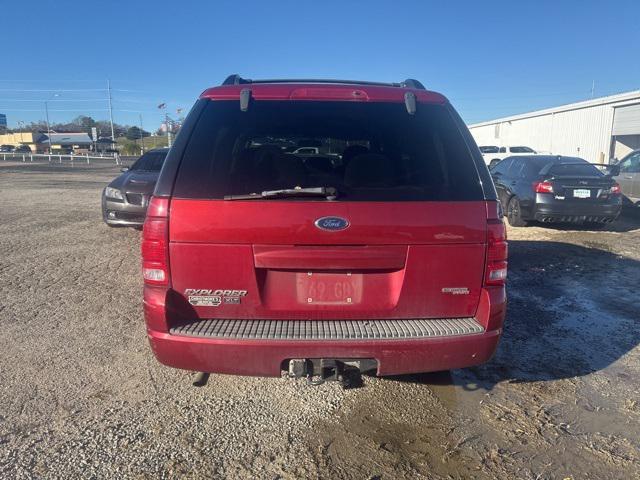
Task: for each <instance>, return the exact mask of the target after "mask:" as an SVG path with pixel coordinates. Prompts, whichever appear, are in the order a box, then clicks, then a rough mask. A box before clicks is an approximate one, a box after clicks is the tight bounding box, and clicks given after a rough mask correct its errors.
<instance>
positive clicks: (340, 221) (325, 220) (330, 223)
mask: <svg viewBox="0 0 640 480" xmlns="http://www.w3.org/2000/svg"><path fill="white" fill-rule="evenodd" d="M315 225H316V227H318V228H319V229H320V230H328V231H337V230H344V229H345V228H348V227H349V220H347V219H346V218H342V217H322V218H319V219H317V220H316V222H315Z"/></svg>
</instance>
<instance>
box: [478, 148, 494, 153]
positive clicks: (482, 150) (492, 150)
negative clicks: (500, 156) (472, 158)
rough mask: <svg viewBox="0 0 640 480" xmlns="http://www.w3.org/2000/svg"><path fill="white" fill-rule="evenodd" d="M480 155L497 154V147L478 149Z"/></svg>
mask: <svg viewBox="0 0 640 480" xmlns="http://www.w3.org/2000/svg"><path fill="white" fill-rule="evenodd" d="M480 151H481V152H482V153H498V147H480Z"/></svg>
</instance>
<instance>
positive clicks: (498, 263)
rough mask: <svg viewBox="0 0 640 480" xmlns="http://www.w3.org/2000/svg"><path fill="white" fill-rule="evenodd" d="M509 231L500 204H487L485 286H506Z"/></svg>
mask: <svg viewBox="0 0 640 480" xmlns="http://www.w3.org/2000/svg"><path fill="white" fill-rule="evenodd" d="M507 254H508V247H507V230H506V228H505V226H504V222H503V221H502V211H501V208H500V204H499V202H487V268H486V272H485V279H484V283H485V285H504V283H505V281H506V280H507Z"/></svg>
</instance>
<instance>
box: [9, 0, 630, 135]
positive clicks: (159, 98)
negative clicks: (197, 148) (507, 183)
mask: <svg viewBox="0 0 640 480" xmlns="http://www.w3.org/2000/svg"><path fill="white" fill-rule="evenodd" d="M0 11H1V12H2V18H3V20H2V22H1V23H2V25H3V27H2V34H1V35H2V38H3V39H4V41H3V43H2V47H1V48H0V59H2V65H3V67H2V69H0V113H5V114H6V115H7V118H8V122H9V125H10V126H15V125H16V123H17V121H18V120H23V121H26V122H29V121H32V120H39V119H44V116H45V115H44V105H43V102H44V100H47V99H49V98H51V102H50V104H49V105H50V107H49V108H50V117H51V121H52V122H57V121H67V120H70V119H72V118H74V117H75V116H77V115H80V114H89V115H91V116H93V117H94V118H95V119H106V118H108V112H107V110H106V108H107V102H106V101H105V98H106V91H105V89H106V81H107V78H109V79H110V80H111V83H112V87H113V89H114V91H113V98H114V120H115V121H117V122H118V123H127V124H138V122H139V120H138V116H139V113H141V114H142V115H143V121H144V126H145V128H146V129H155V128H157V126H158V124H159V122H160V119H161V113H160V112H159V111H158V109H157V105H158V104H160V103H163V102H166V103H167V105H168V111H169V112H170V114H172V115H175V110H176V108H178V107H182V108H184V109H185V110H188V108H189V107H190V106H191V104H192V103H193V101H194V100H195V98H196V97H197V96H198V95H199V94H200V92H201V91H202V90H203V89H204V88H206V87H208V86H211V85H215V84H218V83H220V82H221V81H222V80H223V79H224V78H225V77H226V76H227V75H228V74H230V73H240V74H241V75H243V76H246V77H248V78H274V77H280V78H283V77H284V78H286V77H298V78H300V77H317V78H352V79H364V80H379V81H399V80H403V79H405V78H407V77H413V78H417V79H419V80H421V81H422V82H423V83H424V84H425V85H427V88H430V89H433V90H437V91H439V92H441V93H443V94H445V95H446V96H447V97H448V98H449V99H450V100H451V102H452V103H453V104H454V106H455V107H456V108H457V109H458V111H459V112H460V113H461V115H462V116H463V118H464V119H465V121H467V122H468V123H473V122H477V121H481V120H487V119H491V118H495V117H498V116H505V115H508V114H514V113H520V112H524V111H529V110H534V109H537V108H542V107H548V106H554V105H558V104H562V103H568V102H572V101H577V100H583V99H587V98H590V96H591V87H592V81H595V95H596V96H601V95H605V94H611V93H616V92H620V91H626V90H634V89H640V61H638V59H639V58H640V2H637V1H619V2H607V3H605V2H596V1H569V0H566V1H536V2H533V1H532V2H520V1H507V2H498V1H496V2H492V1H464V2H462V1H461V2H455V1H448V2H435V1H433V2H431V1H410V0H404V1H402V2H392V1H387V2H382V1H346V0H343V1H334V0H328V1H324V2H323V1H304V0H300V1H288V0H287V1H284V0H282V1H275V0H274V1H260V2H258V1H249V0H245V1H243V2H230V1H215V2H214V1H207V2H190V1H182V2H178V1H172V2H165V1H163V0H154V1H150V0H130V1H129V2H125V1H119V0H112V1H109V2H84V1H83V2H80V1H76V2H71V1H65V0H57V1H55V2H54V1H44V0H38V1H32V2H29V3H28V4H24V3H23V2H3V5H2V6H1V7H0ZM7 20H10V21H7ZM55 94H57V95H58V96H54V95H55Z"/></svg>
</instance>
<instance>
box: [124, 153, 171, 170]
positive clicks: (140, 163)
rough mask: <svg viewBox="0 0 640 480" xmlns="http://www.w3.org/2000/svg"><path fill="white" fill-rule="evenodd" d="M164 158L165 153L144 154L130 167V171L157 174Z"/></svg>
mask: <svg viewBox="0 0 640 480" xmlns="http://www.w3.org/2000/svg"><path fill="white" fill-rule="evenodd" d="M166 156H167V154H166V153H165V152H149V153H145V154H144V155H143V156H141V157H140V158H139V159H138V160H137V161H136V163H134V164H133V165H132V166H131V170H144V171H150V172H159V171H160V169H161V168H162V164H163V163H164V159H165V157H166Z"/></svg>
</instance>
